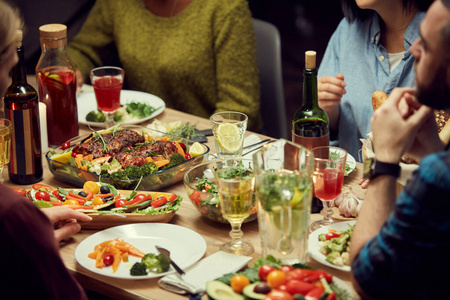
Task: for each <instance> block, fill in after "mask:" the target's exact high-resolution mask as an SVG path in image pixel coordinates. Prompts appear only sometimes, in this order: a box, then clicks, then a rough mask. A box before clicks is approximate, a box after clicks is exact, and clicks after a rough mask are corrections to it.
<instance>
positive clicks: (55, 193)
mask: <svg viewBox="0 0 450 300" xmlns="http://www.w3.org/2000/svg"><path fill="white" fill-rule="evenodd" d="M52 195H53V196H55V197H56V198H57V199H58V200H60V201H62V199H63V198H62V197H61V195H60V194H59V192H58V190H54V191H53V192H52Z"/></svg>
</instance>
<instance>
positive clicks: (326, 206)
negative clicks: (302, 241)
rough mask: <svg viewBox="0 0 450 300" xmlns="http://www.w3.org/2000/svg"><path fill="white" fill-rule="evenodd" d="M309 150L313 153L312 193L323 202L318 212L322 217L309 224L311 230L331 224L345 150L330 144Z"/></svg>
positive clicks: (340, 183)
mask: <svg viewBox="0 0 450 300" xmlns="http://www.w3.org/2000/svg"><path fill="white" fill-rule="evenodd" d="M311 151H312V152H313V153H314V175H313V182H314V195H315V196H316V197H317V198H319V199H320V201H322V203H323V209H322V211H321V212H320V213H321V214H322V215H323V219H322V220H319V221H315V222H313V223H312V224H311V226H310V231H311V232H312V231H314V230H316V229H319V228H321V227H323V226H327V225H330V224H333V219H332V218H331V216H332V215H333V210H332V209H331V208H332V207H333V203H334V199H336V198H337V197H338V196H339V195H340V194H341V192H342V187H343V185H344V173H345V164H346V160H347V151H346V150H344V149H342V148H339V147H332V146H325V147H317V148H313V149H312V150H311Z"/></svg>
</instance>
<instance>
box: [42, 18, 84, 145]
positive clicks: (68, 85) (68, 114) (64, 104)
mask: <svg viewBox="0 0 450 300" xmlns="http://www.w3.org/2000/svg"><path fill="white" fill-rule="evenodd" d="M39 31H40V40H41V49H42V53H41V57H40V58H39V61H38V64H37V66H36V77H37V81H38V86H39V96H40V99H41V101H42V102H44V103H45V104H46V106H47V132H48V144H49V145H50V146H52V147H57V146H61V144H63V143H64V142H66V141H67V140H69V139H71V138H73V137H75V136H77V135H78V129H79V128H78V113H77V101H76V89H77V84H76V78H75V69H74V67H73V66H72V63H71V62H70V60H69V57H68V56H67V53H66V45H67V27H66V25H63V24H47V25H43V26H41V27H39Z"/></svg>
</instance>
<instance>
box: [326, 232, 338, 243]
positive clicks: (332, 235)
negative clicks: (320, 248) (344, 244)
mask: <svg viewBox="0 0 450 300" xmlns="http://www.w3.org/2000/svg"><path fill="white" fill-rule="evenodd" d="M340 236H341V234H340V233H336V232H329V233H327V234H325V239H326V240H327V241H329V240H331V239H333V238H337V237H340Z"/></svg>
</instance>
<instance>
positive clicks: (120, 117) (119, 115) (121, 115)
mask: <svg viewBox="0 0 450 300" xmlns="http://www.w3.org/2000/svg"><path fill="white" fill-rule="evenodd" d="M127 117H128V112H127V110H126V109H125V108H123V107H120V108H119V109H117V110H116V111H115V112H114V116H113V118H114V121H116V122H125V120H126V119H127Z"/></svg>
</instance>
